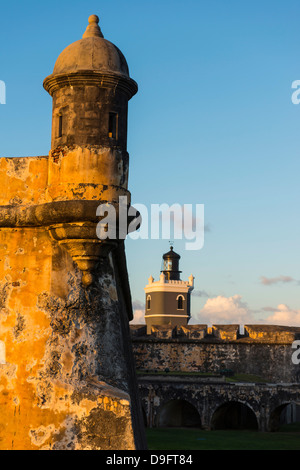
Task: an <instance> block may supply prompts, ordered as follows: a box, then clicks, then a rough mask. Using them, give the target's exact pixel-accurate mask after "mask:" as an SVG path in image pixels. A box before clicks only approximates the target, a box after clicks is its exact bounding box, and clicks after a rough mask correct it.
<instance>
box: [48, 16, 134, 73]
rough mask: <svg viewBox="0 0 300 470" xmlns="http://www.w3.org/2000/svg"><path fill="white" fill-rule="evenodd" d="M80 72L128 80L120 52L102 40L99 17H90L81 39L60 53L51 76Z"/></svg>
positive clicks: (126, 69)
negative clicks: (105, 74) (109, 75)
mask: <svg viewBox="0 0 300 470" xmlns="http://www.w3.org/2000/svg"><path fill="white" fill-rule="evenodd" d="M80 71H92V72H104V73H105V72H108V73H113V74H118V75H122V76H125V77H127V78H129V69H128V65H127V62H126V59H125V57H124V55H123V54H122V52H121V51H120V50H119V49H118V48H117V47H116V46H115V45H114V44H112V43H111V42H110V41H107V40H106V39H104V36H103V34H102V31H101V29H100V26H99V17H98V16H97V15H91V16H90V17H89V24H88V26H87V28H86V31H85V33H84V34H83V37H82V39H80V40H78V41H75V42H74V43H72V44H70V45H69V46H68V47H66V49H64V50H63V51H62V53H61V54H60V56H59V57H58V59H57V61H56V64H55V66H54V70H53V75H61V74H67V73H68V74H69V73H74V72H80Z"/></svg>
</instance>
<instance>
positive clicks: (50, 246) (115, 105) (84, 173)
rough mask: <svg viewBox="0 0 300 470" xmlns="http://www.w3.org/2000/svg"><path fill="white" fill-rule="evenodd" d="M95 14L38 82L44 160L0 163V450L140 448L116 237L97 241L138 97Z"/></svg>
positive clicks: (126, 298)
mask: <svg viewBox="0 0 300 470" xmlns="http://www.w3.org/2000/svg"><path fill="white" fill-rule="evenodd" d="M98 23H99V19H98V17H97V16H96V15H93V16H91V17H90V18H89V25H88V27H87V30H86V32H85V33H84V36H83V38H82V39H81V40H79V41H76V42H75V43H73V44H71V45H70V46H69V47H67V48H66V49H65V50H64V51H63V52H62V54H61V55H60V57H59V58H58V60H57V62H56V65H55V67H54V71H53V74H52V75H50V76H49V77H47V78H46V79H45V81H44V87H45V89H46V90H47V91H48V92H49V93H50V95H51V96H52V97H53V126H52V147H51V150H50V152H49V155H48V156H41V157H25V158H11V159H10V158H1V159H0V185H1V194H0V206H1V207H0V344H3V345H4V346H5V350H6V356H5V360H3V361H1V357H2V356H1V357H0V362H1V365H0V390H1V392H0V405H1V414H0V449H2V450H10V449H14V450H41V449H46V450H48V449H49V450H52V449H54V450H57V449H63V450H75V449H76V450H86V449H95V450H104V449H105V450H107V449H124V450H130V449H144V448H145V447H146V441H145V435H144V429H143V423H142V415H141V410H140V405H139V399H138V396H137V384H136V377H135V370H134V361H133V356H132V350H131V344H130V335H129V326H128V323H129V321H130V320H131V319H132V307H131V296H130V288H129V283H128V274H127V268H126V257H125V250H124V240H105V241H101V240H99V239H98V237H97V235H96V225H97V222H99V219H98V218H97V217H96V209H97V207H98V206H99V203H100V202H103V203H106V202H109V203H110V204H115V205H116V207H117V203H118V198H119V196H127V198H128V199H127V200H128V205H130V193H129V191H128V166H129V156H128V153H127V148H126V146H127V107H128V101H129V100H130V98H131V97H132V96H133V95H134V94H135V93H136V92H137V85H136V83H135V82H134V81H133V80H132V79H131V78H130V76H129V71H128V66H127V63H126V60H125V58H124V56H123V54H122V53H121V52H120V51H119V49H118V48H117V47H115V46H114V45H113V44H112V43H110V42H109V41H107V40H106V39H104V37H103V34H102V32H101V30H100V27H99V25H98Z"/></svg>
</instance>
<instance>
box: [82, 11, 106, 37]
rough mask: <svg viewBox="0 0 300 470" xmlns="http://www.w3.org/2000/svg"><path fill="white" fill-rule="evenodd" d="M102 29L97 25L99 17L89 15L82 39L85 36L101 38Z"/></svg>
mask: <svg viewBox="0 0 300 470" xmlns="http://www.w3.org/2000/svg"><path fill="white" fill-rule="evenodd" d="M103 37H104V36H103V34H102V31H101V29H100V26H99V17H98V16H97V15H91V16H90V17H89V25H88V27H87V28H86V31H85V33H84V35H83V36H82V38H83V39H85V38H103Z"/></svg>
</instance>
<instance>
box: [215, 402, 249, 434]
mask: <svg viewBox="0 0 300 470" xmlns="http://www.w3.org/2000/svg"><path fill="white" fill-rule="evenodd" d="M211 429H213V430H217V429H245V430H258V423H257V419H256V416H255V414H254V412H253V411H252V410H251V408H250V407H249V406H247V405H245V404H244V403H240V402H237V401H232V402H228V403H224V404H223V405H221V406H220V407H219V408H218V409H217V410H216V411H215V412H214V414H213V417H212V420H211Z"/></svg>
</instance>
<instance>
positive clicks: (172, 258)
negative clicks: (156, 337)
mask: <svg viewBox="0 0 300 470" xmlns="http://www.w3.org/2000/svg"><path fill="white" fill-rule="evenodd" d="M179 261H180V255H178V254H177V253H175V251H174V249H173V247H172V246H171V248H170V251H169V252H168V253H165V254H164V255H163V268H162V271H161V274H160V278H159V281H156V282H155V281H154V278H153V277H152V276H151V277H150V278H149V282H148V285H147V286H146V287H145V289H144V290H145V294H146V310H145V319H146V324H147V334H151V329H152V326H170V327H174V326H185V325H187V324H188V322H189V320H190V317H191V313H190V311H191V292H192V290H193V289H194V276H193V275H191V276H190V277H189V279H188V281H182V280H181V279H180V274H181V271H180V270H179Z"/></svg>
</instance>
